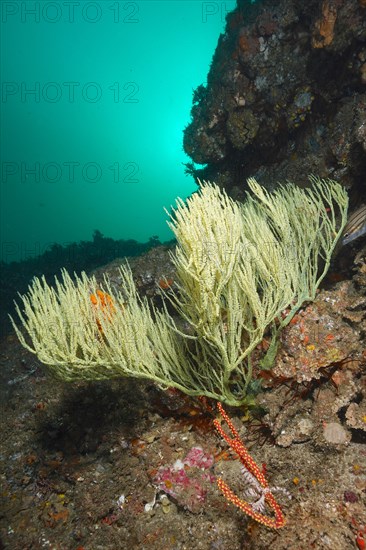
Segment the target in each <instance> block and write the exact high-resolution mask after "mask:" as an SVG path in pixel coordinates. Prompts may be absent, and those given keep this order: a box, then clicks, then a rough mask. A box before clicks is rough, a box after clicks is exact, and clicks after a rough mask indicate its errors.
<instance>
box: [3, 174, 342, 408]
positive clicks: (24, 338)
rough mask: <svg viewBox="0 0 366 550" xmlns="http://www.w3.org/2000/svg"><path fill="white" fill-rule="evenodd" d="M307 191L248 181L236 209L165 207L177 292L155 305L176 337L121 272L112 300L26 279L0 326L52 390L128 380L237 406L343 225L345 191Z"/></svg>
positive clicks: (86, 284) (215, 194)
mask: <svg viewBox="0 0 366 550" xmlns="http://www.w3.org/2000/svg"><path fill="white" fill-rule="evenodd" d="M311 183H312V187H311V188H308V189H300V188H299V187H296V186H294V185H291V184H288V185H286V186H281V187H279V188H278V189H277V190H276V191H275V192H274V193H271V194H270V193H268V192H267V191H266V190H265V189H263V188H262V187H261V186H259V185H258V183H257V182H256V181H255V180H254V179H250V180H248V184H249V187H250V189H251V193H248V194H247V200H246V201H245V203H244V204H242V205H241V204H238V203H236V202H235V201H233V200H232V199H231V198H230V197H228V195H227V194H226V193H225V192H224V191H221V190H220V189H219V188H218V187H217V186H216V185H212V184H210V183H207V182H204V183H203V184H202V185H201V188H200V190H199V192H198V193H195V194H193V195H192V196H191V197H190V198H189V199H188V200H187V201H186V202H183V201H182V200H180V199H178V200H177V208H176V210H175V213H174V216H173V217H171V219H170V222H169V225H170V227H171V229H172V230H173V232H174V234H175V236H176V239H177V247H176V250H175V252H174V253H173V254H172V259H173V262H174V264H175V267H176V271H177V285H176V287H177V288H176V290H174V291H173V292H172V294H167V295H166V298H167V299H169V300H170V301H171V302H172V303H173V304H174V306H175V309H176V311H177V313H178V314H179V315H180V316H181V317H182V318H183V319H184V321H185V326H186V327H187V331H186V332H184V331H183V329H182V328H180V327H181V326H184V325H182V324H181V323H180V324H179V326H178V325H177V324H176V322H175V320H174V318H173V317H172V316H171V315H170V314H169V313H168V311H167V309H166V308H165V309H163V310H162V311H159V310H157V309H156V308H155V307H154V306H153V305H151V304H149V303H148V302H147V300H146V299H143V300H142V299H140V298H139V296H138V294H137V291H136V287H135V284H134V281H133V278H132V274H131V271H130V269H129V267H128V266H124V267H121V278H122V281H123V282H122V287H121V289H120V291H119V292H114V291H112V289H111V286H110V284H109V282H108V281H107V280H105V282H104V284H103V285H102V287H100V286H99V287H98V286H97V283H96V280H95V278H94V277H87V275H85V273H83V274H82V276H81V278H76V280H75V282H73V281H72V279H71V277H70V276H69V275H68V274H67V272H66V271H63V273H62V280H61V281H59V280H57V279H56V285H55V287H54V288H51V287H50V286H48V284H47V283H46V281H45V280H44V278H43V279H38V278H35V279H34V281H33V283H32V285H31V286H30V287H29V292H28V294H26V295H24V296H21V300H22V309H20V307H19V306H18V305H17V306H16V308H17V313H18V316H19V318H20V323H21V325H22V326H21V327H20V328H19V326H18V325H17V324H16V323H15V322H14V320H13V319H12V322H13V325H14V328H15V331H16V333H17V335H18V338H19V340H20V342H21V343H22V345H23V346H24V347H26V348H27V349H28V350H29V351H31V352H32V353H35V354H36V355H37V356H38V358H39V360H40V361H41V362H43V363H44V364H46V365H48V367H49V368H50V369H51V370H52V371H53V372H54V373H55V374H56V375H57V376H58V377H60V378H61V379H64V380H100V379H108V378H113V377H120V376H133V377H136V378H147V379H150V380H153V381H155V382H156V383H157V384H158V385H159V386H161V387H163V388H167V387H175V388H178V389H180V390H181V391H183V392H185V393H186V394H188V395H205V396H207V397H212V398H214V399H217V400H220V401H222V402H224V403H226V404H228V405H241V404H243V403H245V402H246V401H248V399H249V397H248V390H249V384H250V382H251V379H252V361H251V355H252V352H253V350H254V349H255V347H256V346H257V345H258V344H259V343H260V342H261V341H262V339H263V337H264V334H265V332H266V331H270V333H271V337H272V340H271V341H272V343H271V345H270V348H269V350H268V352H267V355H266V356H265V357H264V358H263V361H262V367H263V368H268V367H270V366H271V364H272V363H273V360H274V358H275V354H276V350H277V343H278V334H279V332H280V330H281V329H282V328H283V327H284V326H285V325H286V324H287V323H288V322H289V321H290V320H291V319H292V317H293V316H294V315H295V313H296V311H298V309H299V308H300V307H301V306H302V304H303V303H304V302H306V301H311V300H314V298H315V293H316V289H317V288H318V286H319V284H320V282H321V281H322V279H323V278H324V276H325V274H326V272H327V270H328V267H329V264H330V259H331V255H332V253H333V251H334V248H335V245H336V243H337V241H338V239H339V237H340V236H341V234H342V231H343V228H344V226H345V223H346V218H347V205H348V199H347V193H346V191H345V190H344V189H343V188H342V187H341V186H340V185H339V184H338V183H336V182H334V181H332V180H320V179H318V178H314V177H312V178H311ZM98 289H101V291H102V292H104V293H106V295H109V296H110V297H111V299H110V300H111V304H113V305H112V306H111V309H110V310H109V311H108V310H107V311H106V310H105V309H104V310H99V313H96V308H95V305H94V304H93V303H92V302H91V300H90V296H91V294H96V293H97V291H98ZM284 310H287V315H286V316H285V317H284V318H283V316H282V315H281V313H282V312H283V311H284ZM275 320H276V321H275ZM21 328H22V329H23V330H21ZM24 329H25V333H24Z"/></svg>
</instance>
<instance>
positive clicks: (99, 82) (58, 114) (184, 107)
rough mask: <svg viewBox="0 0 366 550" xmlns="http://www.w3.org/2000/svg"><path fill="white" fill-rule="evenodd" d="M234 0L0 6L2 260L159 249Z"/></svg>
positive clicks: (184, 188) (189, 185) (182, 184)
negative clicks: (86, 246)
mask: <svg viewBox="0 0 366 550" xmlns="http://www.w3.org/2000/svg"><path fill="white" fill-rule="evenodd" d="M234 6H235V2H234V1H228V2H220V3H212V2H207V3H205V2H203V3H202V2H197V1H189V2H185V1H179V0H176V1H174V2H168V1H164V0H163V1H154V0H149V1H140V2H115V3H113V2H105V1H103V2H88V1H86V0H82V1H81V2H77V3H68V2H65V3H63V2H30V1H28V2H2V6H1V7H2V33H1V34H2V38H1V41H2V44H1V46H2V47H1V51H2V58H1V66H2V69H1V77H2V102H1V119H2V122H1V133H2V138H1V159H2V183H1V260H2V261H3V262H6V263H9V262H12V261H19V260H26V259H29V258H35V257H37V256H39V255H40V254H42V253H44V252H45V251H46V250H48V249H49V248H50V247H51V246H52V244H54V243H57V244H59V245H62V246H67V245H68V244H69V243H71V242H77V241H80V240H91V239H92V234H93V232H94V231H95V230H98V231H100V232H101V233H102V234H103V235H105V236H107V237H111V238H113V239H135V240H137V241H141V242H146V241H147V240H148V239H149V238H150V237H151V236H157V237H159V239H160V240H162V241H164V240H169V239H171V238H172V234H171V232H170V230H169V228H168V226H167V224H166V219H167V216H166V214H165V213H164V211H163V208H164V207H165V208H169V207H170V205H172V204H173V203H174V201H175V198H176V197H177V196H181V197H183V198H185V197H186V196H187V195H189V194H190V193H191V192H192V191H193V190H195V189H196V185H195V184H194V181H193V179H192V178H189V177H186V175H185V173H184V166H183V164H182V163H186V162H187V161H188V160H189V159H188V157H187V155H186V154H185V153H184V152H183V148H182V140H183V135H182V132H183V129H184V127H185V126H186V125H187V124H188V122H189V112H190V106H191V101H192V91H193V89H194V88H196V87H197V86H198V85H199V84H201V83H204V82H205V79H206V75H207V68H208V66H209V64H210V62H211V58H212V54H213V51H214V49H215V46H216V43H217V38H218V36H219V34H220V32H223V30H224V26H225V16H226V14H227V12H228V11H229V10H231V9H233V8H234Z"/></svg>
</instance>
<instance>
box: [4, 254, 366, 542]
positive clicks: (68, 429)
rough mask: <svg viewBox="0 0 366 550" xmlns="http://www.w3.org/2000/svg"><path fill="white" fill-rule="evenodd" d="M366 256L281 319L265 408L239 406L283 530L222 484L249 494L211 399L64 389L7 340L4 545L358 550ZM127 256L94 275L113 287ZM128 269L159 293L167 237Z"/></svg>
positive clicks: (146, 389)
mask: <svg viewBox="0 0 366 550" xmlns="http://www.w3.org/2000/svg"><path fill="white" fill-rule="evenodd" d="M365 253H366V249H365V248H363V249H360V250H358V251H357V252H356V253H355V257H354V259H353V261H352V270H351V271H349V273H350V272H351V274H352V277H351V278H348V279H347V278H346V277H345V276H344V275H342V277H339V276H337V277H334V273H330V274H329V276H328V278H327V280H326V281H325V282H324V284H323V286H322V288H321V289H320V290H319V292H318V294H317V297H316V300H315V301H314V302H313V303H311V304H304V306H303V308H302V310H301V311H300V312H299V313H298V315H297V316H296V317H295V318H294V320H293V322H292V323H291V324H290V325H288V326H287V327H286V328H285V329H284V331H283V332H282V336H281V344H280V348H279V353H278V356H277V360H276V363H275V365H274V366H273V369H272V370H271V371H268V372H267V375H266V376H263V373H261V371H260V369H259V368H258V367H257V365H254V366H255V369H254V373H255V376H259V377H260V378H261V382H262V390H261V391H260V393H259V394H258V396H257V405H258V407H257V408H254V409H253V410H243V409H238V410H235V409H230V410H228V413H229V414H230V416H231V418H232V422H233V424H234V426H235V429H236V430H237V431H238V432H239V435H240V437H241V439H242V441H243V443H244V444H245V445H246V446H247V447H248V448H249V451H250V454H251V455H252V457H253V458H254V460H255V461H256V462H257V464H258V465H259V466H260V467H261V468H262V469H263V470H265V471H266V477H267V479H268V482H269V484H270V487H271V488H276V490H278V491H279V492H278V493H276V499H277V500H278V502H279V504H280V506H281V508H282V509H283V512H284V514H285V517H286V525H285V527H283V528H282V529H280V530H278V532H273V531H272V530H269V529H266V528H264V527H261V526H259V525H258V524H256V523H254V522H253V521H252V520H249V519H248V518H247V517H246V516H245V515H244V514H242V513H241V512H240V511H239V510H237V509H236V508H234V507H233V506H232V505H230V504H228V503H227V502H226V501H225V499H224V497H223V496H222V494H221V492H220V491H219V490H218V488H217V485H216V480H217V478H218V477H222V478H223V479H224V480H225V481H226V482H227V483H228V484H229V486H230V487H231V488H232V489H233V491H235V493H236V494H238V495H240V496H241V497H242V498H245V499H247V500H248V501H250V499H251V498H253V496H251V494H252V493H251V489H250V487H248V481H247V479H246V477H245V476H244V475H243V472H242V468H241V464H240V461H239V460H238V457H237V456H236V455H235V453H234V452H232V451H231V450H230V448H228V446H227V444H226V443H225V441H223V440H222V439H220V438H219V437H218V435H217V434H216V432H215V429H214V426H213V419H214V418H215V416H216V413H215V410H214V409H213V408H212V407H211V406H210V404H207V405H206V406H205V405H204V404H202V403H200V402H199V401H195V400H192V399H191V398H189V397H187V396H185V395H183V394H181V393H179V392H177V391H176V390H172V391H164V392H163V391H161V390H159V389H158V388H156V387H155V386H154V385H153V384H152V383H150V382H138V383H137V382H136V381H133V380H128V379H127V380H121V381H110V382H97V383H94V384H91V383H89V384H86V383H78V384H73V385H60V384H55V383H54V381H53V379H52V378H51V377H49V376H48V375H46V376H45V374H44V371H43V369H42V368H41V367H40V365H39V363H38V361H35V360H34V359H33V358H32V357H31V356H30V354H29V353H28V352H27V351H26V350H24V349H23V348H21V347H20V346H19V344H18V343H17V342H16V340H15V338H14V336H12V335H11V336H9V337H8V339H7V341H6V342H5V346H4V347H3V353H2V356H1V363H2V371H1V372H2V376H3V380H4V383H3V385H2V392H1V406H2V408H3V414H2V415H1V419H2V423H3V425H2V432H3V437H2V449H1V454H0V460H1V468H2V472H3V474H2V485H3V491H2V493H1V495H0V498H1V501H2V509H3V516H2V518H1V519H0V530H1V537H2V541H3V545H4V547H5V548H15V549H16V548H22V549H26V548H33V547H37V548H38V547H39V548H43V547H52V548H55V549H64V548H70V549H73V550H74V549H75V550H76V549H78V548H79V549H81V548H85V549H87V548H88V547H90V545H91V544H92V547H93V548H103V550H104V549H111V550H112V549H114V548H117V547H118V545H119V544H120V540H122V539H123V540H124V541H125V544H128V545H129V546H131V547H134V548H136V549H141V550H143V549H145V548H152V549H155V548H156V549H158V548H159V549H161V548H167V549H171V550H178V549H182V550H185V549H188V548H191V547H192V545H193V544H194V545H195V547H196V548H202V549H207V550H214V549H216V548H222V549H226V548H231V549H232V550H242V548H244V547H245V548H249V549H250V548H253V549H254V548H255V549H265V548H268V547H271V548H273V549H275V550H280V549H285V548H288V547H299V548H301V547H304V545H307V546H306V547H314V548H332V549H333V548H334V549H335V550H344V548H356V549H357V548H358V549H360V548H362V541H363V538H364V536H365V525H366V512H365V510H366V506H365V502H366V469H365V458H366V448H365V442H366V416H365V414H366V411H365V403H366V397H365V394H366V357H365V347H366V346H365V333H366V331H365V322H366V311H365V308H364V306H363V304H364V297H365V289H366V259H365ZM117 263H118V262H113V263H112V264H110V265H109V266H106V267H105V268H104V269H100V270H97V272H96V275H97V277H98V278H99V277H100V279H101V280H102V276H103V274H104V273H105V274H107V275H109V276H110V277H111V278H112V279H113V280H114V284H116V285H118V276H119V274H118V270H117ZM131 266H132V269H133V272H134V277H135V279H136V281H137V282H138V281H139V285H140V286H139V288H140V290H141V292H142V294H145V295H148V296H149V297H150V298H151V299H153V300H155V301H157V302H159V300H161V296H160V290H159V287H160V289H161V285H162V284H164V285H166V284H168V286H172V285H174V284H175V282H174V277H175V273H174V268H173V266H172V264H171V261H170V258H169V249H168V248H166V247H160V248H159V249H157V250H155V251H150V252H148V253H147V254H146V255H145V256H144V257H141V258H137V259H133V260H131ZM337 275H339V274H337ZM334 279H335V280H334ZM339 279H341V280H339ZM330 336H331V337H330ZM258 351H260V350H258ZM285 359H286V360H285ZM212 405H213V404H212ZM252 491H253V489H252ZM254 498H255V497H254ZM266 512H267V513H268V514H270V511H269V510H267V511H266ZM25 524H26V525H27V529H26V530H25V529H24V528H23V527H24V525H25ZM91 541H93V542H92V543H91Z"/></svg>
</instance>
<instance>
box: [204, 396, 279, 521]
mask: <svg viewBox="0 0 366 550" xmlns="http://www.w3.org/2000/svg"><path fill="white" fill-rule="evenodd" d="M217 407H218V409H219V411H220V414H221V416H222V418H223V419H224V420H225V422H226V424H227V425H228V427H229V429H230V431H231V433H232V434H233V436H234V437H233V438H231V437H230V436H229V435H227V433H226V432H225V431H224V430H223V428H222V426H221V424H220V422H219V420H217V419H216V420H214V425H215V428H216V430H217V431H218V432H219V434H220V435H221V437H223V438H224V439H225V441H226V442H227V443H228V445H229V446H230V447H231V448H232V449H233V451H235V452H236V454H237V455H238V456H239V458H240V461H241V463H242V465H243V467H244V469H245V470H247V471H248V472H249V474H251V475H252V476H254V477H255V478H256V479H257V481H258V482H259V484H260V486H261V487H262V494H263V495H264V498H265V500H266V501H267V503H268V505H269V506H270V507H271V508H272V510H273V511H274V513H275V517H274V518H270V517H268V516H266V515H265V514H262V513H261V512H259V511H257V510H255V508H254V507H253V506H252V505H251V504H250V503H249V502H246V501H245V500H243V499H241V498H239V497H238V496H237V495H236V494H235V493H234V492H233V491H232V490H231V489H230V487H229V486H228V485H227V483H225V481H224V480H223V479H222V478H219V479H218V480H217V485H218V487H219V489H220V491H221V492H222V494H223V495H224V497H225V498H226V500H228V501H229V502H232V504H234V505H235V506H237V507H238V508H240V510H242V512H244V513H245V514H247V515H248V516H250V517H251V518H253V519H255V520H256V521H258V523H261V524H262V525H265V526H266V527H269V528H271V529H279V528H280V527H283V526H284V525H285V518H284V515H283V513H282V510H281V508H280V506H279V505H278V503H277V501H276V499H275V497H274V496H273V494H272V492H271V490H270V488H269V485H268V481H267V480H266V478H265V476H264V474H263V472H262V471H261V469H260V468H259V467H258V465H257V464H256V463H255V462H254V460H253V458H252V457H251V456H250V454H249V453H248V450H247V449H246V447H245V446H244V444H243V443H242V442H241V440H240V437H239V434H238V432H237V430H236V428H235V426H234V425H233V423H232V422H231V420H230V418H229V416H228V415H227V413H226V412H225V410H224V408H223V406H222V405H221V403H218V404H217Z"/></svg>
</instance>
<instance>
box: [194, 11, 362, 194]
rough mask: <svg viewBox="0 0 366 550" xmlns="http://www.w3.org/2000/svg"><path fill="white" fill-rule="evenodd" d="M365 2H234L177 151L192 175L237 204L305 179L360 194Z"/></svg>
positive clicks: (302, 181) (199, 88) (197, 92)
mask: <svg viewBox="0 0 366 550" xmlns="http://www.w3.org/2000/svg"><path fill="white" fill-rule="evenodd" d="M365 44H366V2H365V1H364V0H310V1H309V2H300V1H298V0H279V1H277V2H273V0H262V1H259V2H256V3H254V4H252V3H251V2H250V1H249V0H238V2H237V7H236V9H235V10H234V11H233V12H231V13H229V14H228V16H227V23H226V30H225V33H224V34H222V35H221V36H220V38H219V41H218V45H217V48H216V51H215V54H214V56H213V60H212V64H211V67H210V70H209V73H208V76H207V85H206V86H204V85H201V86H199V87H198V88H197V89H196V90H195V91H194V93H193V106H192V110H191V116H192V118H191V122H190V123H189V125H188V126H187V127H186V129H185V131H184V148H185V151H186V153H187V154H188V155H189V156H190V157H191V158H192V160H193V163H196V164H197V163H198V164H204V165H206V166H204V167H201V168H197V166H195V164H193V163H192V164H191V163H189V164H188V165H187V171H188V172H190V173H192V174H193V175H194V176H195V177H196V178H200V179H208V180H211V181H215V182H216V183H217V184H218V185H220V186H222V187H225V188H226V189H227V190H228V191H229V192H230V193H231V195H232V196H233V197H234V198H237V199H241V198H242V197H243V190H244V188H245V181H246V178H248V177H249V176H254V177H255V178H256V179H257V180H258V181H259V182H260V183H261V184H263V185H265V186H267V187H269V188H273V186H275V185H276V182H279V181H281V182H283V181H286V180H291V181H296V183H298V184H299V185H305V183H306V178H307V175H308V174H309V173H315V174H317V175H319V176H321V177H330V178H332V179H335V180H337V181H340V182H342V183H343V184H344V185H345V186H346V187H350V188H352V198H353V197H354V201H355V202H358V201H359V200H360V197H361V198H362V195H363V196H364V195H365V192H366V191H365V179H364V172H365V167H366V118H365V117H366V46H365Z"/></svg>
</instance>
